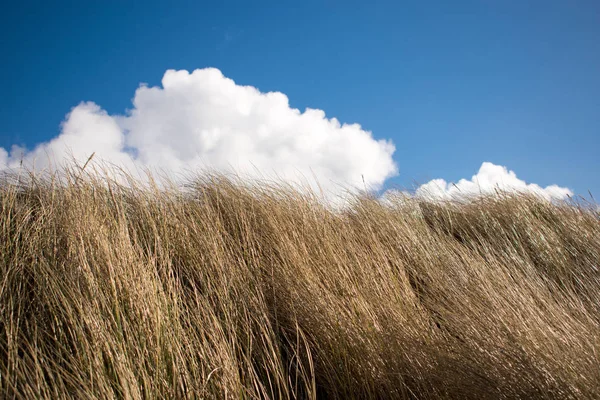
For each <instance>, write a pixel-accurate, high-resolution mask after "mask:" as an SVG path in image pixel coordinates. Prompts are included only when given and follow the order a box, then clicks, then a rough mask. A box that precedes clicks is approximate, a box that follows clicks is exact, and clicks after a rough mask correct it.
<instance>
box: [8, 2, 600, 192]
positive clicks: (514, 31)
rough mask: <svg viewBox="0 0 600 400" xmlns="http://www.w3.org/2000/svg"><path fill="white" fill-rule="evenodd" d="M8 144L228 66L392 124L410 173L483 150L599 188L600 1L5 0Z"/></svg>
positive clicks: (457, 165) (374, 127)
mask: <svg viewBox="0 0 600 400" xmlns="http://www.w3.org/2000/svg"><path fill="white" fill-rule="evenodd" d="M0 30H1V32H0V33H1V36H0V37H1V39H0V51H1V55H2V58H1V60H2V61H1V63H0V79H1V80H2V81H1V83H2V87H1V90H2V91H1V97H0V121H1V123H0V146H2V147H5V148H8V147H10V146H11V145H12V144H20V145H25V146H27V147H29V148H31V147H32V146H34V145H35V144H36V143H38V142H41V141H46V140H49V139H50V138H52V137H54V136H56V135H57V134H58V132H59V124H60V122H61V120H62V119H63V118H64V115H65V114H66V113H67V112H68V111H69V110H70V109H71V107H73V106H75V105H77V104H78V103H79V102H81V101H83V100H91V101H94V102H96V103H98V104H99V105H100V106H101V107H103V108H105V109H106V110H108V111H109V112H110V113H123V112H124V111H125V109H127V108H129V107H131V98H132V97H133V94H134V91H135V89H136V88H137V87H138V85H139V83H140V82H146V83H148V84H150V85H157V84H159V83H160V79H161V77H162V75H163V73H164V71H165V70H166V69H169V68H175V69H188V70H193V69H195V68H203V67H208V66H213V67H217V68H219V69H221V70H222V71H223V73H224V74H225V75H226V76H227V77H230V78H232V79H234V80H235V81H236V82H237V83H240V84H245V85H252V86H256V87H258V88H259V89H260V90H261V91H274V90H277V91H282V92H284V93H285V94H287V95H288V96H289V98H290V103H291V105H292V106H293V107H296V108H300V109H301V110H303V109H304V108H305V107H312V108H321V109H323V110H325V112H326V113H327V115H328V116H329V117H337V118H338V119H340V120H341V121H342V122H358V123H360V124H362V125H363V127H364V128H365V129H368V130H371V131H372V132H373V134H374V136H375V137H377V138H391V139H392V140H393V141H394V143H395V144H396V147H397V151H396V153H395V159H396V161H397V162H398V164H399V167H400V176H399V177H397V178H394V179H392V180H390V182H389V184H391V185H398V186H404V187H411V186H412V184H413V183H415V182H417V183H424V182H425V181H427V180H429V179H432V178H438V177H441V178H445V179H446V180H457V179H459V178H463V177H465V178H470V177H471V175H473V174H474V173H475V172H476V171H477V169H478V168H479V166H480V165H481V163H482V162H483V161H491V162H493V163H496V164H501V165H506V166H508V167H509V168H510V169H513V170H515V171H516V173H517V175H518V176H519V177H520V178H522V179H525V180H527V181H528V182H536V183H538V184H540V185H544V186H545V185H548V184H552V183H557V184H559V185H562V186H568V187H570V188H572V189H574V190H575V191H576V192H577V193H579V194H586V193H587V190H588V189H590V190H591V191H592V193H595V194H596V195H597V197H598V196H600V182H598V179H597V175H598V172H600V157H598V150H599V147H600V2H599V1H597V0H590V1H566V0H562V1H559V0H545V1H516V0H515V1H512V0H479V1H475V0H473V1H406V2H396V1H394V2H367V1H360V2H359V1H341V0H339V1H337V0H329V1H317V2H314V1H295V2H285V1H277V2H253V1H240V2H232V1H228V2H218V3H209V2H200V1H169V2H167V1H163V2H157V1H148V0H146V1H127V0H122V1H93V0H89V1H52V2H48V1H39V2H38V1H22V2H18V3H17V2H9V1H5V2H4V3H3V7H2V10H1V15H0Z"/></svg>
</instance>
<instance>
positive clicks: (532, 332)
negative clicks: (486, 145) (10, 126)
mask: <svg viewBox="0 0 600 400" xmlns="http://www.w3.org/2000/svg"><path fill="white" fill-rule="evenodd" d="M76 175H77V174H74V173H72V171H71V173H69V174H66V175H64V176H62V177H61V178H58V177H57V176H55V177H46V178H31V179H28V180H27V183H22V182H21V183H19V182H18V181H16V180H15V177H14V176H12V177H5V178H4V180H3V181H2V183H1V184H0V207H1V210H0V353H1V354H0V397H2V398H53V399H54V398H66V397H68V398H80V399H96V398H102V399H105V398H106V399H110V398H123V399H138V398H147V399H150V398H271V399H296V398H299V399H304V398H338V399H346V398H474V399H481V398H507V399H508V398H598V397H600V358H599V352H600V329H599V328H600V280H599V279H600V272H599V270H598V268H600V221H599V216H598V214H596V213H595V212H594V211H593V210H592V209H591V208H588V207H585V206H582V205H577V204H568V205H567V204H550V203H547V202H544V201H542V200H538V199H535V198H533V197H527V196H518V195H502V194H500V195H498V196H495V197H489V198H485V199H481V200H478V201H474V202H471V203H468V204H453V203H443V204H442V203H433V202H428V201H425V200H418V199H403V200H397V201H392V202H391V203H385V204H382V203H381V202H379V201H377V200H375V199H371V198H369V197H366V196H364V197H357V198H355V199H354V201H353V204H352V205H351V206H350V207H348V208H345V209H343V210H342V211H339V210H338V211H331V210H330V209H328V208H326V207H324V206H322V205H321V203H320V202H319V201H317V200H315V198H314V197H311V196H308V195H305V194H301V193H299V192H296V191H294V190H292V189H289V188H285V187H281V186H269V185H265V186H262V187H256V186H253V187H251V188H249V187H245V186H244V185H241V184H239V183H235V182H234V181H232V180H228V179H226V178H224V177H218V176H216V177H215V176H213V177H210V178H204V179H197V180H194V181H193V183H192V184H190V185H189V186H188V187H187V188H186V189H183V190H182V189H177V188H174V187H168V188H164V187H163V188H162V189H157V188H153V187H152V186H151V185H150V186H141V185H139V184H137V183H136V182H135V181H130V182H129V183H128V184H127V185H119V184H117V183H115V182H114V181H110V180H109V179H107V178H94V177H91V176H87V177H85V178H81V177H79V176H76ZM57 179H60V181H57Z"/></svg>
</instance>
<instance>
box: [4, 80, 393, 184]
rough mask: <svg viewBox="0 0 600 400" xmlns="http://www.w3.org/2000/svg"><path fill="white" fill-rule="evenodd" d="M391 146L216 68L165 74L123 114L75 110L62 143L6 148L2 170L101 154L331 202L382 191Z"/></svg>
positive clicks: (89, 107)
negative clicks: (280, 184) (315, 194)
mask: <svg viewBox="0 0 600 400" xmlns="http://www.w3.org/2000/svg"><path fill="white" fill-rule="evenodd" d="M394 150H395V148H394V145H393V144H392V143H391V142H390V141H387V140H376V139H374V138H373V136H372V135H371V132H369V131H366V130H364V129H362V128H361V126H360V125H358V124H341V123H340V122H339V121H338V120H337V119H335V118H327V117H326V116H325V113H324V112H323V111H321V110H316V109H306V110H305V111H304V112H300V111H299V110H297V109H294V108H291V107H290V105H289V102H288V98H287V97H286V96H285V95H284V94H283V93H278V92H271V93H261V92H260V91H259V90H258V89H256V88H254V87H251V86H241V85H237V84H236V83H235V82H234V81H233V80H231V79H228V78H226V77H224V76H223V74H222V73H221V72H220V71H219V70H217V69H214V68H207V69H199V70H195V71H193V72H192V73H189V72H188V71H185V70H183V71H174V70H169V71H167V72H166V73H165V74H164V77H163V79H162V86H161V87H147V86H141V87H140V88H138V90H137V91H136V93H135V96H134V99H133V108H132V109H131V110H129V111H128V112H127V113H126V114H125V115H122V116H113V115H109V114H107V113H106V112H105V111H104V110H103V109H102V108H101V107H100V106H98V105H96V104H94V103H91V102H88V103H82V104H80V105H78V106H76V107H75V108H73V109H72V110H71V112H70V113H69V114H68V115H67V117H66V119H65V121H64V122H63V124H62V130H61V133H60V134H59V136H57V137H56V138H54V139H52V140H51V141H49V142H47V143H43V144H40V145H38V146H37V147H36V148H35V149H33V150H31V151H24V150H23V149H20V148H16V147H15V148H13V149H11V150H10V151H7V150H5V149H2V148H0V168H7V167H13V168H14V167H17V166H19V165H20V164H21V162H23V163H24V164H26V165H28V166H33V165H34V164H35V167H36V168H40V167H56V166H57V165H59V164H61V163H63V162H65V160H71V159H72V158H75V159H76V160H78V161H79V162H85V161H86V160H87V158H88V157H89V156H90V155H91V154H92V153H95V159H96V160H103V161H107V162H110V163H113V164H115V165H118V166H120V167H124V168H125V169H128V170H132V169H136V168H138V167H144V168H150V169H151V170H160V171H166V172H169V173H173V174H177V173H179V172H186V171H194V172H195V171H199V170H203V169H210V170H211V171H219V172H229V171H231V172H236V173H238V174H240V175H241V176H242V177H248V178H277V179H284V180H287V181H292V182H301V183H303V184H309V185H312V186H313V187H316V186H315V185H316V183H317V182H318V184H319V185H320V187H321V188H322V189H324V190H325V191H326V192H327V194H335V193H336V192H339V191H340V190H346V189H348V188H350V189H351V188H353V187H364V185H365V184H366V185H367V186H368V187H370V188H374V189H377V188H379V187H381V185H382V184H383V182H384V181H385V180H386V179H387V178H389V177H391V176H393V175H395V174H396V173H397V167H396V164H395V162H394V160H393V158H392V154H393V153H394Z"/></svg>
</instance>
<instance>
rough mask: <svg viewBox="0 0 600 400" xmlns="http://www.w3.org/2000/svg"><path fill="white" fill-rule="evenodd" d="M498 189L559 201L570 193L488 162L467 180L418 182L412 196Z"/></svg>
mask: <svg viewBox="0 0 600 400" xmlns="http://www.w3.org/2000/svg"><path fill="white" fill-rule="evenodd" d="M497 190H499V191H508V192H519V193H531V194H535V195H537V196H540V197H542V198H545V199H547V200H553V199H556V200H560V199H566V198H567V197H568V196H573V192H572V191H571V190H570V189H567V188H564V187H560V186H557V185H550V186H546V187H545V188H542V187H540V186H539V185H537V184H535V183H526V182H525V181H523V180H521V179H519V178H517V175H516V174H515V173H514V172H513V171H510V170H508V169H507V168H506V167H504V166H501V165H495V164H492V163H490V162H484V163H483V164H481V167H480V168H479V171H478V172H477V174H476V175H473V176H472V177H471V179H470V180H467V179H461V180H460V181H458V183H449V182H446V181H445V180H444V179H433V180H431V181H429V182H427V183H426V184H424V185H421V186H420V187H419V188H418V189H417V190H416V192H415V195H416V196H417V197H423V198H429V199H436V200H450V199H464V198H472V197H477V196H480V195H486V194H492V193H494V192H495V191H497Z"/></svg>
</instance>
